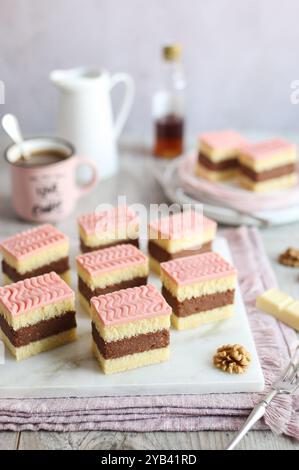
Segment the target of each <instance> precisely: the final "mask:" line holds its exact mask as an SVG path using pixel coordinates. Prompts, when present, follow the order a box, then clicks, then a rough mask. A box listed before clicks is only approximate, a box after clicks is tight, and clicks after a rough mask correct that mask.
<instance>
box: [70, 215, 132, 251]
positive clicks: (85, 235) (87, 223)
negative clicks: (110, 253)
mask: <svg viewBox="0 0 299 470" xmlns="http://www.w3.org/2000/svg"><path fill="white" fill-rule="evenodd" d="M78 226H79V236H80V246H81V251H82V252H83V253H87V252H89V251H95V250H100V249H102V248H108V247H110V246H114V245H119V244H124V243H130V244H131V245H135V246H137V247H138V246H139V241H138V236H139V217H138V216H137V214H136V213H135V212H134V211H133V210H132V209H130V208H129V207H127V206H121V207H112V208H110V209H106V210H100V211H95V212H91V213H89V214H83V215H81V216H80V217H79V218H78Z"/></svg>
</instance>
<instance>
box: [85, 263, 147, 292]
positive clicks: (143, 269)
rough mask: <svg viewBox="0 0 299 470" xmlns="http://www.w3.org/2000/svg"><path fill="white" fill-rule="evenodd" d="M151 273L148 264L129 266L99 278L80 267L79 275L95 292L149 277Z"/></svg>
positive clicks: (106, 273)
mask: <svg viewBox="0 0 299 470" xmlns="http://www.w3.org/2000/svg"><path fill="white" fill-rule="evenodd" d="M148 272H149V267H148V262H147V261H146V262H145V263H144V264H137V265H132V266H128V267H126V268H125V269H124V268H122V269H117V270H113V271H107V272H105V273H101V274H99V275H97V276H91V275H90V274H88V273H87V272H86V271H85V270H84V269H82V268H81V266H80V265H79V266H78V274H79V276H80V277H81V279H83V281H84V282H85V284H87V285H88V286H89V287H90V289H92V290H94V289H97V288H101V289H104V288H105V287H107V286H110V285H111V284H119V283H121V282H123V281H129V280H131V279H134V278H136V277H147V276H148Z"/></svg>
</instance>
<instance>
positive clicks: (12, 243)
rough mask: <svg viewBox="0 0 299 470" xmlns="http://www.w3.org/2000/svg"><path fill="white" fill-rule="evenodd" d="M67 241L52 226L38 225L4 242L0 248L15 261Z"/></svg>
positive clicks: (66, 238)
mask: <svg viewBox="0 0 299 470" xmlns="http://www.w3.org/2000/svg"><path fill="white" fill-rule="evenodd" d="M64 241H68V237H66V236H65V235H64V234H63V233H61V232H59V230H57V229H56V228H55V227H53V225H49V224H46V225H40V226H39V227H36V228H33V229H31V230H26V231H25V232H22V233H18V234H17V235H14V236H12V237H10V238H8V239H7V240H4V241H3V242H2V243H1V244H0V247H1V248H2V249H3V250H5V251H6V252H7V253H9V254H10V255H11V256H13V257H14V258H16V259H23V258H25V257H26V256H30V255H32V254H34V253H36V252H38V251H39V250H44V249H46V248H48V247H49V246H51V245H55V244H57V243H61V242H64Z"/></svg>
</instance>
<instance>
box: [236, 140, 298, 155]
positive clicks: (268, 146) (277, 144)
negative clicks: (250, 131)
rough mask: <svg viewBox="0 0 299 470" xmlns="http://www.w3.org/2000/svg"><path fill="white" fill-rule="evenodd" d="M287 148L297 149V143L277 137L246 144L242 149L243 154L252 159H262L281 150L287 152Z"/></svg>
mask: <svg viewBox="0 0 299 470" xmlns="http://www.w3.org/2000/svg"><path fill="white" fill-rule="evenodd" d="M287 150H294V151H296V145H295V144H292V143H290V142H287V141H286V140H284V139H280V138H277V139H272V140H266V141H264V142H257V143H255V144H250V145H246V146H245V147H244V148H243V149H242V154H243V155H246V157H249V158H251V159H252V160H260V159H263V158H271V157H273V155H275V154H277V153H279V152H285V151H287Z"/></svg>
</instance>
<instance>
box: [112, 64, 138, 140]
mask: <svg viewBox="0 0 299 470" xmlns="http://www.w3.org/2000/svg"><path fill="white" fill-rule="evenodd" d="M119 83H123V84H124V85H125V96H124V99H123V103H122V105H121V108H120V110H119V112H118V115H117V117H116V120H115V124H114V135H115V138H116V139H118V138H119V136H120V134H121V132H122V130H123V127H124V125H125V123H126V120H127V119H128V116H129V113H130V111H131V108H132V104H133V99H134V95H135V84H134V80H133V78H132V77H131V75H129V74H128V73H124V72H120V73H115V74H114V75H112V77H111V85H110V90H112V89H113V88H114V87H115V85H117V84H119Z"/></svg>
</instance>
